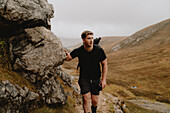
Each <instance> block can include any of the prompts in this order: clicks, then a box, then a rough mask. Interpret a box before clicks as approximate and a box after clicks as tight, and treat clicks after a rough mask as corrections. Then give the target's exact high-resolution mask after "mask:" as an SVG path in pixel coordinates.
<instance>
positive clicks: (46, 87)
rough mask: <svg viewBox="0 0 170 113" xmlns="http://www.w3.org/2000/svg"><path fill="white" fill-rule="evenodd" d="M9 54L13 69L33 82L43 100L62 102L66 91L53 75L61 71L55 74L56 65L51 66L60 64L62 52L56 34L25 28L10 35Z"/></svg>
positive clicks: (44, 30) (64, 100)
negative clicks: (15, 34) (17, 33)
mask: <svg viewBox="0 0 170 113" xmlns="http://www.w3.org/2000/svg"><path fill="white" fill-rule="evenodd" d="M10 54H11V55H10V56H11V61H12V62H13V63H12V64H13V69H14V70H15V71H17V72H18V73H20V74H21V75H22V76H24V77H25V78H26V79H27V80H29V81H30V82H32V83H34V84H35V85H36V87H37V90H38V91H39V93H40V95H41V99H42V100H43V101H44V102H45V103H47V104H57V103H62V104H65V103H66V100H67V95H66V94H65V92H64V89H63V87H62V86H61V85H60V83H59V82H58V80H57V79H56V78H57V76H60V77H61V78H62V75H59V74H58V75H56V74H57V69H58V68H57V69H55V68H56V67H60V65H61V64H62V63H63V61H64V59H65V57H66V55H65V52H64V48H63V46H62V44H61V42H60V40H59V38H57V37H56V36H55V35H54V34H53V33H52V32H51V31H50V30H48V29H46V28H45V27H35V28H28V29H25V32H23V33H21V34H20V35H18V36H13V37H11V38H10ZM67 76H68V75H67ZM65 78H66V77H65ZM68 78H69V77H68ZM70 81H72V80H70ZM71 83H72V82H70V84H71Z"/></svg>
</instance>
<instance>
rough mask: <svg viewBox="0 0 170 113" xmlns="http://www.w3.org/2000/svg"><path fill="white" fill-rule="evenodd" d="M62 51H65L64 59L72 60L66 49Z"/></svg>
mask: <svg viewBox="0 0 170 113" xmlns="http://www.w3.org/2000/svg"><path fill="white" fill-rule="evenodd" d="M64 51H65V53H66V59H65V60H66V61H70V60H72V57H71V55H70V53H68V52H67V50H66V49H64Z"/></svg>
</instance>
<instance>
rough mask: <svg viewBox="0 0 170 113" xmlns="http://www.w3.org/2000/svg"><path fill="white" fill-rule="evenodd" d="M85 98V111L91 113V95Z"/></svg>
mask: <svg viewBox="0 0 170 113" xmlns="http://www.w3.org/2000/svg"><path fill="white" fill-rule="evenodd" d="M82 96H83V109H84V112H85V113H89V112H90V99H91V93H90V92H88V93H86V94H84V95H82Z"/></svg>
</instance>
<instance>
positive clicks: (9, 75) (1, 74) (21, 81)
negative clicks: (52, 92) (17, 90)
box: [0, 67, 36, 92]
mask: <svg viewBox="0 0 170 113" xmlns="http://www.w3.org/2000/svg"><path fill="white" fill-rule="evenodd" d="M4 80H9V81H10V82H11V83H13V84H18V85H19V86H20V87H28V88H29V89H30V90H31V91H34V92H36V88H35V87H34V86H33V85H32V84H31V83H30V82H29V81H27V80H26V79H25V78H24V77H22V76H21V75H19V74H17V73H16V72H14V71H11V70H8V69H5V68H2V67H0V81H4Z"/></svg>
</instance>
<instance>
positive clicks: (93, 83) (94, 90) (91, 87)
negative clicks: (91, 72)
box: [78, 79, 100, 95]
mask: <svg viewBox="0 0 170 113" xmlns="http://www.w3.org/2000/svg"><path fill="white" fill-rule="evenodd" d="M99 83H100V79H97V80H93V79H79V81H78V84H79V86H80V90H81V94H82V95H83V94H86V93H88V92H91V94H92V95H99V92H100V89H99V88H98V87H99Z"/></svg>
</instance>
